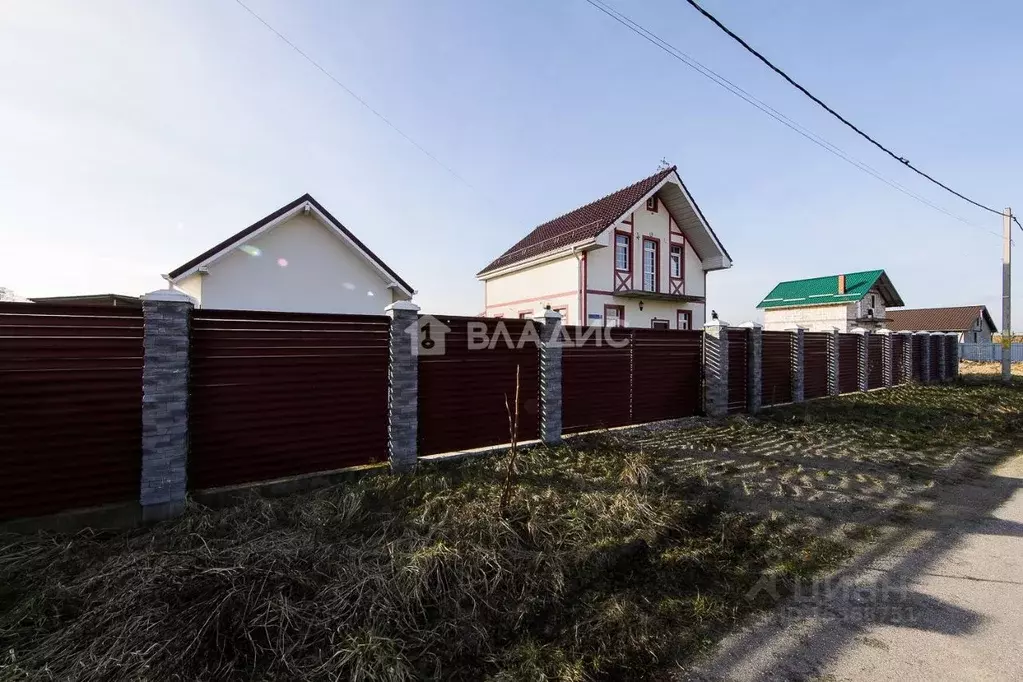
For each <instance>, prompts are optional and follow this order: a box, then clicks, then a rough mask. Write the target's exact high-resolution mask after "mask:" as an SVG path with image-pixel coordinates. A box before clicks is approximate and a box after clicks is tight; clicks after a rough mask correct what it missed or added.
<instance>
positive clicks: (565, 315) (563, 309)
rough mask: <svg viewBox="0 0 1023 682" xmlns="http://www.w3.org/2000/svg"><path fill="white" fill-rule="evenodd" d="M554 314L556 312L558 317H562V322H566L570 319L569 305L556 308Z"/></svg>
mask: <svg viewBox="0 0 1023 682" xmlns="http://www.w3.org/2000/svg"><path fill="white" fill-rule="evenodd" d="M554 312H556V313H557V314H558V315H561V320H562V321H565V320H567V319H568V306H567V305H563V306H558V307H557V308H554Z"/></svg>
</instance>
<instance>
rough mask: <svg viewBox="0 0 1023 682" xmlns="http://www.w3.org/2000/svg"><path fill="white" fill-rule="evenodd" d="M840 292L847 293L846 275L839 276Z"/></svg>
mask: <svg viewBox="0 0 1023 682" xmlns="http://www.w3.org/2000/svg"><path fill="white" fill-rule="evenodd" d="M838 293H839V294H844V293H845V275H839V276H838Z"/></svg>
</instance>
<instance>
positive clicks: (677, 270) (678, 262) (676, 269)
mask: <svg viewBox="0 0 1023 682" xmlns="http://www.w3.org/2000/svg"><path fill="white" fill-rule="evenodd" d="M670 258H671V260H670V264H671V277H672V279H682V247H681V246H672V247H671V254H670Z"/></svg>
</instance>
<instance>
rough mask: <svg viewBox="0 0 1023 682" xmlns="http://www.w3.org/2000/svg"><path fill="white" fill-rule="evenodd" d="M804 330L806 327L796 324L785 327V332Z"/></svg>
mask: <svg viewBox="0 0 1023 682" xmlns="http://www.w3.org/2000/svg"><path fill="white" fill-rule="evenodd" d="M806 330H807V328H806V327H801V326H799V325H798V324H797V325H796V326H795V327H785V331H787V332H799V331H803V332H805V331H806Z"/></svg>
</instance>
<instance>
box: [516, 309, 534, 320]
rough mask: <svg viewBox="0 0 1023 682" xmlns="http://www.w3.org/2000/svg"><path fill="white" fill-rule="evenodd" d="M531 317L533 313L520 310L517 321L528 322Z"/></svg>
mask: <svg viewBox="0 0 1023 682" xmlns="http://www.w3.org/2000/svg"><path fill="white" fill-rule="evenodd" d="M531 317H533V311H532V310H520V311H519V319H520V320H528V319H529V318H531Z"/></svg>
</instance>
